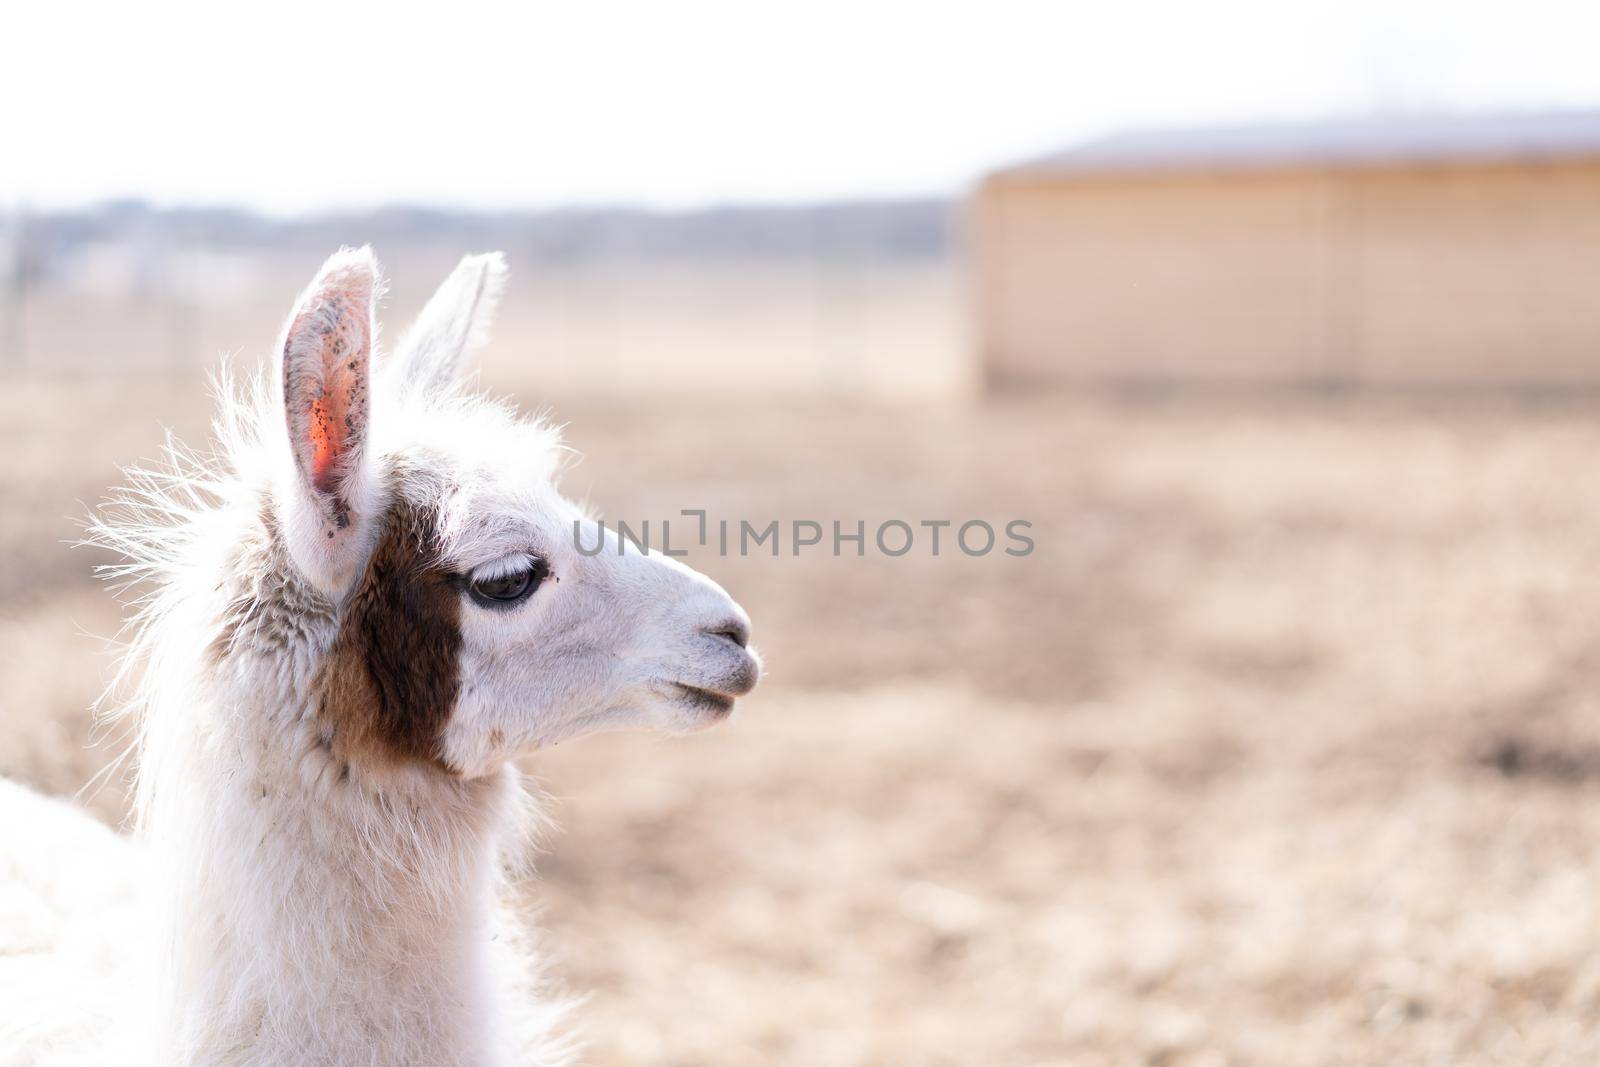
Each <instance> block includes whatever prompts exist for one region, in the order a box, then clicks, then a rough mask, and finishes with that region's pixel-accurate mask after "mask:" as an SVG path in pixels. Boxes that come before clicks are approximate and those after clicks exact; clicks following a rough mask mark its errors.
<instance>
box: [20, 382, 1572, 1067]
mask: <svg viewBox="0 0 1600 1067" xmlns="http://www.w3.org/2000/svg"><path fill="white" fill-rule="evenodd" d="M502 381H503V383H504V384H508V385H512V386H515V385H516V383H515V382H514V381H510V380H508V379H504V378H503V379H502ZM518 391H519V392H520V393H521V394H522V395H524V396H526V397H528V398H529V399H530V400H538V401H544V400H548V399H552V398H549V397H545V396H540V395H538V394H537V393H536V392H535V390H534V389H533V388H531V387H528V388H523V389H520V390H518ZM554 399H556V400H557V401H559V398H554ZM559 407H560V413H561V415H562V416H563V418H565V419H566V420H567V421H569V422H570V424H571V431H570V436H571V438H572V440H573V442H574V443H575V444H577V445H578V446H579V447H580V448H581V449H582V450H583V451H584V452H585V453H586V454H587V457H588V458H587V460H586V461H585V462H584V463H583V464H582V465H581V466H579V467H578V468H577V469H576V470H574V471H573V472H572V474H571V475H570V476H569V479H568V487H569V489H571V490H573V491H574V492H576V493H578V494H580V495H582V494H584V493H585V492H587V491H589V490H590V489H591V488H592V490H593V493H594V496H595V498H596V500H597V501H598V502H600V503H601V504H603V505H604V506H605V510H606V512H607V513H608V514H610V515H612V516H622V517H627V518H644V517H658V516H661V515H663V514H666V515H671V514H674V513H675V512H676V510H677V509H678V508H681V507H706V508H709V509H710V510H711V511H712V513H713V515H725V516H729V517H735V518H737V517H750V518H761V519H764V518H766V517H769V516H770V517H777V518H785V519H789V518H817V519H832V518H841V519H846V520H853V519H855V518H857V517H860V518H864V519H867V520H868V521H869V522H875V521H877V520H881V519H884V518H892V517H904V518H961V517H984V518H989V519H991V520H993V519H1001V520H1003V519H1006V518H1011V517H1023V518H1028V519H1031V520H1032V521H1033V523H1034V525H1035V534H1036V536H1037V539H1038V550H1037V552H1036V553H1035V554H1034V555H1033V556H1031V557H1029V558H1026V559H1011V558H1007V557H1004V556H991V557H988V558H984V559H967V558H965V557H962V556H960V555H959V554H949V553H946V554H943V555H941V556H940V557H939V558H937V559H934V558H931V557H929V556H927V555H925V554H922V553H920V552H919V553H913V554H912V555H910V556H907V557H905V558H902V559H894V560H883V559H868V560H855V559H851V558H846V559H834V558H830V557H826V556H811V557H801V558H799V559H794V558H788V557H785V558H780V559H771V558H767V557H760V558H757V557H752V558H746V559H738V558H734V559H715V558H705V557H701V558H699V559H698V560H697V561H696V562H697V563H698V564H699V565H701V566H702V567H703V568H704V569H706V570H708V571H709V572H711V573H712V574H713V575H714V576H716V577H717V578H718V579H719V580H721V581H722V582H723V583H724V584H725V585H727V586H728V587H729V588H730V589H731V590H733V591H734V593H735V594H736V595H737V596H739V597H740V599H741V600H742V601H743V602H744V603H745V605H746V606H747V607H748V608H749V609H750V611H751V614H752V615H753V616H754V618H755V620H756V634H757V641H758V643H759V644H760V645H761V646H762V647H763V648H764V650H765V652H766V655H767V657H768V660H769V662H770V665H771V674H770V677H769V679H768V681H767V683H766V685H765V686H764V688H763V689H762V690H761V691H759V693H758V694H757V695H756V697H755V698H753V699H752V700H751V701H750V702H749V703H748V706H747V707H745V708H744V709H743V710H742V712H741V714H740V716H739V717H738V718H737V719H736V720H735V721H734V722H733V723H732V724H730V725H729V726H728V727H726V728H724V729H722V730H719V731H716V732H713V733H710V734H706V735H701V736H697V737H693V738H687V739H678V740H663V739H655V738H647V737H634V736H621V735H619V736H615V737H602V738H593V739H588V740H585V741H582V742H578V743H575V744H572V745H570V746H562V747H561V748H560V749H558V750H555V751H552V752H550V753H548V754H545V755H541V756H540V757H538V758H537V759H534V760H532V761H530V764H529V767H530V769H531V770H532V771H533V772H534V773H535V774H536V775H538V776H539V777H540V778H541V779H542V780H543V782H544V783H545V785H546V786H547V787H548V788H549V789H550V790H551V791H552V792H553V793H554V794H555V795H556V796H557V797H558V798H559V800H558V802H557V805H556V809H555V815H556V817H557V820H558V821H559V822H560V823H561V824H562V825H563V828H564V829H563V832H562V833H561V835H560V836H558V837H557V838H555V839H553V840H552V842H551V843H550V848H551V851H550V852H549V854H548V856H547V857H546V858H545V860H544V862H543V864H542V881H541V884H540V885H538V886H537V887H536V893H537V895H538V896H539V897H540V898H541V899H542V900H543V901H544V904H545V923H546V925H547V926H548V928H549V930H550V942H551V947H552V949H553V951H554V952H555V953H556V956H557V967H558V970H559V971H560V972H561V973H562V974H564V975H565V976H566V977H567V978H568V979H569V981H570V983H571V984H572V985H573V986H574V987H575V988H577V989H580V990H588V991H591V992H592V994H593V996H592V1000H591V1002H590V1004H589V1007H588V1008H587V1010H586V1012H585V1016H586V1020H587V1024H588V1029H589V1033H590V1037H591V1039H592V1046H591V1055H590V1062H592V1063H595V1064H624V1063H629V1064H638V1063H656V1064H683V1065H689V1064H694V1065H707V1064H730V1065H737V1064H752V1063H762V1064H805V1065H814V1064H830V1065H835V1064H836V1065H856V1064H861V1065H865V1064H882V1065H889V1064H1006V1065H1021V1067H1025V1065H1036V1064H1053V1063H1071V1064H1096V1063H1149V1064H1224V1063H1238V1064H1260V1065H1273V1067H1277V1065H1288V1064H1349V1063H1370V1064H1424V1063H1428V1064H1433V1063H1440V1064H1443V1063H1449V1064H1479V1063H1505V1064H1531V1063H1552V1064H1555V1063H1561V1064H1579V1063H1585V1064H1586V1063H1592V1062H1594V1060H1595V1058H1596V1056H1597V1055H1600V1024H1597V1022H1596V1020H1597V1019H1600V952H1597V951H1596V950H1597V949H1600V814H1597V812H1600V804H1597V802H1600V714H1597V711H1600V708H1597V706H1596V705H1597V698H1596V695H1595V691H1596V690H1595V686H1594V685H1593V678H1594V675H1595V670H1594V667H1595V665H1596V662H1597V655H1600V654H1597V653H1596V651H1595V650H1596V649H1597V648H1600V491H1596V490H1595V488H1594V487H1593V486H1591V485H1589V484H1588V481H1587V478H1586V473H1587V472H1588V470H1589V469H1590V468H1591V467H1592V466H1593V461H1594V459H1595V458H1596V456H1597V455H1600V412H1597V411H1595V410H1593V409H1590V408H1579V407H1572V406H1568V407H1529V406H1519V405H1513V404H1510V403H1495V404H1490V403H1467V402H1456V403H1450V404H1445V403H1442V402H1436V403H1432V404H1428V403H1423V402H1408V403H1389V404H1380V403H1375V402H1357V401H1345V402H1334V401H1327V402H1312V401H1304V400H1302V401H1285V400H1284V399H1282V398H1271V399H1261V400H1256V401H1251V400H1246V399H1234V400H1217V399H1213V400H1209V401H1201V400H1195V399H1190V400H1186V401H1183V402H1168V403H1162V402H1156V401H1145V402H1128V401H1121V402H1119V401H1111V400H1103V401H1085V400H1079V401H1070V402H1069V401H1061V402H1023V401H1011V402H996V403H993V404H988V405H982V406H976V405H975V406H966V407H962V406H945V407H878V406H859V407H852V406H839V405H834V406H823V405H820V404H818V405H806V404H799V403H796V404H788V405H785V404H780V403H776V402H773V401H771V400H764V401H760V402H754V403H750V404H735V403H731V402H728V403H721V404H699V405H696V404H693V403H671V404H666V403H652V404H638V405H632V406H623V405H614V406H606V405H600V404H596V403H594V402H592V401H590V402H584V403H577V404H568V405H559ZM158 418H164V419H167V420H168V421H177V422H178V423H180V424H181V425H184V426H186V427H189V428H191V429H192V428H195V427H197V426H198V425H200V423H201V414H200V406H199V401H198V390H196V389H193V388H191V387H189V386H188V385H185V386H183V387H182V388H176V389H169V388H164V387H161V386H158V385H143V386H138V387H131V386H129V385H128V384H127V383H117V384H116V385H115V386H95V385H90V384H85V383H73V384H61V383H55V384H52V383H50V382H44V381H34V382H26V381H11V382H8V383H7V384H6V386H5V387H4V390H3V395H0V445H3V447H4V453H3V454H4V455H5V456H6V457H7V460H6V466H5V470H4V475H3V477H0V546H3V549H4V558H5V560H6V563H7V566H6V568H5V569H4V571H3V572H0V628H3V630H4V639H3V640H0V723H3V726H0V729H3V731H4V741H3V743H0V771H3V772H5V773H9V774H14V775H18V776H21V777H23V778H26V779H28V780H30V781H33V782H35V783H38V784H39V785H41V786H43V787H44V788H47V789H50V790H54V791H59V792H66V791H71V790H73V789H75V788H77V787H78V786H79V785H80V784H81V783H82V782H83V780H84V779H85V778H86V777H87V776H88V775H89V774H90V773H92V771H93V770H94V769H95V767H96V766H98V765H99V763H100V762H101V761H102V760H103V759H104V758H105V752H104V751H103V750H97V749H86V748H85V747H84V740H85V738H86V737H87V736H88V727H87V718H86V713H85V711H84V708H85V706H86V704H87V703H88V700H89V699H90V697H91V696H92V694H93V692H94V690H95V688H96V686H97V685H98V683H99V681H100V679H101V678H102V677H103V676H104V663H105V661H104V659H103V657H102V654H101V652H100V650H99V649H98V646H97V645H96V643H95V641H94V640H93V639H91V638H89V637H87V636H84V635H83V631H87V632H88V633H93V634H102V635H104V634H107V633H109V632H111V630H112V629H113V628H114V618H115V617H114V614H113V612H112V610H111V608H110V606H109V603H108V600H107V598H106V597H105V596H104V594H103V593H102V592H100V591H98V590H96V589H94V588H93V586H92V583H91V581H90V579H89V578H88V576H87V570H88V566H89V564H90V563H91V562H92V559H91V557H90V556H89V554H87V553H85V552H82V551H78V552H69V551H68V550H66V549H65V548H63V547H62V546H60V545H59V544H57V543H56V542H57V540H58V539H60V538H64V537H70V536H71V528H70V525H69V524H68V523H67V521H66V519H65V516H67V515H68V514H69V513H70V511H71V510H72V502H73V500H74V499H78V498H81V499H90V500H92V499H94V498H95V497H96V496H97V495H98V493H99V491H100V489H101V488H102V487H103V486H104V485H106V484H108V483H109V482H110V481H111V480H112V478H113V477H114V475H113V470H112V467H113V464H114V462H115V461H118V460H127V459H131V458H135V457H137V456H140V455H148V454H149V453H150V452H151V451H152V450H153V448H154V445H155V443H156V440H157V428H156V421H157V419H158ZM94 803H95V805H96V807H97V810H99V811H100V812H101V813H102V814H105V815H107V816H114V815H115V814H116V813H117V811H118V810H119V806H120V804H121V799H120V797H119V796H118V794H117V790H116V789H111V790H107V791H104V792H102V793H101V794H99V795H98V796H97V797H96V798H95V800H94Z"/></svg>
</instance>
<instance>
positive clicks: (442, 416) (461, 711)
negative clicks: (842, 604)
mask: <svg viewBox="0 0 1600 1067" xmlns="http://www.w3.org/2000/svg"><path fill="white" fill-rule="evenodd" d="M504 280H505V266H504V263H503V261H502V259H501V257H500V256H498V255H486V256H469V257H467V258H466V259H464V260H463V261H462V262H461V265H460V266H459V267H458V268H457V269H456V270H455V272H454V273H453V274H452V275H451V276H450V277H449V279H447V280H446V281H445V283H444V284H443V286H441V287H440V289H439V291H438V292H437V293H436V294H435V295H434V297H433V298H432V299H431V300H430V301H429V302H428V304H427V306H426V307H425V309H424V310H423V312H422V314H421V315H420V316H419V318H418V321H417V323H416V325H415V326H414V327H413V328H412V329H411V331H410V332H409V333H408V334H406V336H405V337H404V338H403V339H402V340H401V342H400V344H399V345H398V346H397V347H396V350H395V352H394V353H393V354H392V355H389V356H388V357H385V356H384V355H383V354H382V353H381V352H380V351H379V350H378V349H377V337H378V329H377V322H376V319H375V314H374V310H375V306H376V303H377V300H378V298H379V296H380V295H381V293H382V289H383V285H382V281H381V276H380V274H379V272H378V267H377V264H376V262H375V261H374V259H373V257H372V254H371V252H370V251H369V250H367V249H359V250H344V251H341V252H339V253H338V254H336V255H334V256H333V257H332V258H330V259H329V260H328V262H327V263H326V264H325V265H324V266H323V268H322V270H321V271H320V272H319V273H318V274H317V276H316V278H315V279H314V280H313V281H312V282H311V284H310V286H308V288H307V289H306V290H305V292H304V293H303V294H302V295H301V297H300V299H299V300H298V302H297V303H296V304H295V306H294V308H293V310H292V311H291V312H290V314H289V317H288V320H287V323H286V326H285V328H284V332H283V335H282V336H281V338H280V339H279V343H278V347H277V352H278V359H277V362H276V364H275V366H274V368H273V373H271V374H270V375H269V376H267V377H265V378H263V379H259V380H257V381H255V382H253V383H252V384H250V385H248V386H246V387H244V388H242V389H241V388H236V387H234V386H233V385H231V384H230V383H228V382H227V381H226V380H224V381H223V383H222V384H221V387H220V388H219V390H218V392H219V402H220V413H219V418H218V422H217V429H218V438H219V440H218V442H217V448H216V450H215V452H214V454H212V455H208V456H197V455H195V454H193V453H190V452H188V451H185V450H183V449H181V448H180V447H178V446H176V445H174V446H172V447H171V448H170V449H169V459H170V463H169V464H168V465H167V467H166V468H164V469H162V470H159V471H132V472H130V475H129V476H130V485H129V488H128V489H127V490H125V491H124V492H123V493H122V494H121V495H120V496H119V497H117V498H116V499H115V500H114V502H113V503H112V504H111V505H110V506H109V507H108V508H107V510H106V513H105V516H104V518H103V520H102V521H101V522H100V523H99V524H98V525H97V527H96V529H95V531H94V534H93V539H94V540H95V541H97V542H98V543H100V544H103V545H107V546H110V547H112V548H114V549H116V550H118V551H119V552H120V553H121V554H122V555H123V556H124V558H125V559H126V560H127V562H126V563H124V564H121V565H119V566H116V567H113V568H111V574H112V576H113V577H114V578H117V579H119V580H120V581H122V582H124V583H126V584H127V585H128V586H129V587H132V588H134V589H136V590H137V591H138V594H139V595H138V598H137V599H136V600H135V601H134V603H135V604H136V608H135V610H134V614H133V618H132V619H131V622H130V626H131V630H130V632H131V635H132V636H131V641H130V645H129V652H128V655H127V657H126V659H125V661H124V665H123V668H122V673H121V675H120V676H119V677H120V679H121V680H122V681H123V682H125V683H126V689H127V696H128V697H129V699H128V700H127V701H126V710H125V712H124V713H125V714H127V715H128V716H130V717H131V719H132V722H133V724H134V730H135V738H136V741H135V750H136V753H137V758H138V765H137V791H136V800H135V823H136V825H135V829H134V832H133V834H132V836H131V838H125V837H121V836H118V835H115V834H113V833H111V832H110V831H107V830H105V829H104V828H103V827H100V826H99V825H98V824H97V823H95V822H93V820H92V819H90V818H89V817H88V816H87V815H86V814H84V813H82V812H81V811H77V810H74V809H71V808H70V807H68V806H66V805H63V804H61V803H59V802H56V801H50V800H46V799H44V798H41V797H38V796H36V795H33V794H31V793H28V792H27V791H26V790H23V789H21V788H20V787H17V786H14V785H10V784H7V783H0V821H4V822H5V823H6V824H8V825H12V826H26V827H27V828H28V832H27V833H25V834H18V835H16V836H15V837H13V838H8V842H7V846H6V850H7V853H8V854H7V855H5V856H4V858H3V859H0V872H3V880H0V900H5V901H13V900H15V901H18V902H19V904H18V910H17V914H16V916H11V917H10V918H9V919H8V921H7V923H5V924H0V938H4V939H5V940H0V1000H3V1001H4V1002H5V1003H7V1004H8V1005H10V1006H16V1007H20V1009H21V1010H20V1012H17V1013H10V1014H12V1017H11V1018H10V1019H0V1060H4V1061H6V1062H21V1063H54V1062H60V1063H69V1062H86V1063H104V1062H118V1063H127V1062H140V1061H141V1060H142V1061H143V1062H148V1063H153V1064H154V1063H159V1064H207V1065H213V1064H228V1065H234V1064H239V1065H243V1064H262V1065H266V1064H273V1065H278V1064H286V1063H301V1064H375V1065H376V1064H402V1063H406V1064H409V1063H428V1064H441V1065H443V1064H496V1063H518V1064H524V1063H530V1062H532V1063H539V1064H554V1063H561V1062H564V1061H565V1060H566V1059H567V1058H568V1055H569V1049H568V1045H567V1043H566V1042H565V1041H564V1039H563V1038H562V1036H561V1035H562V1024H561V1017H562V1008H563V1006H562V1004H561V1003H560V1000H559V998H556V997H553V996H551V995H550V994H549V992H548V990H547V989H546V986H545V984H544V981H543V979H542V978H541V976H540V973H539V970H538V967H537V957H536V954H535V953H534V952H532V951H531V949H530V948H529V947H528V943H527V939H526V936H525V934H524V933H523V932H522V931H520V930H519V929H518V928H517V924H516V922H515V921H514V919H513V917H512V916H511V914H510V912H509V909H507V908H505V907H503V906H502V904H501V898H502V896H503V894H502V892H501V891H502V889H503V888H504V884H503V882H504V876H503V871H504V870H505V869H506V866H507V860H508V857H509V856H511V855H512V854H514V852H515V851H516V844H517V842H518V841H519V840H521V839H523V838H524V837H525V836H526V832H527V830H528V828H529V826H530V822H531V820H533V819H535V818H536V817H537V812H536V810H535V807H534V805H533V804H532V803H531V801H530V800H529V798H528V796H527V794H526V793H525V792H524V791H523V789H522V787H521V784H520V779H519V776H518V774H517V771H516V769H515V765H514V762H513V761H514V760H515V758H516V757H518V756H520V755H524V754H527V753H529V752H532V751H535V750H537V749H539V748H540V747H542V746H544V745H548V744H553V743H555V742H557V741H561V740H565V739H569V738H573V737H577V736H581V735H583V734H586V733H591V732H594V731H597V730H605V729H614V728H622V727H628V726H646V727H653V728H658V729H666V730H691V729H698V728H701V727H704V726H708V725H711V724H713V723H715V722H717V721H720V720H721V719H723V718H725V717H726V716H727V714H728V713H729V712H730V711H731V710H732V708H733V705H734V701H735V700H736V699H737V698H738V697H741V696H743V695H745V694H746V693H748V692H749V691H750V690H751V689H752V688H753V687H754V686H755V684H756V681H757V679H758V677H759V674H760V661H759V659H758V658H757V657H756V655H755V653H754V652H753V651H752V650H751V649H750V648H749V647H748V646H749V641H748V635H749V620H748V618H747V617H746V616H745V614H744V612H743V611H742V610H741V609H740V608H739V606H738V605H737V604H736V603H735V602H734V601H733V600H732V599H731V598H730V597H729V596H728V594H727V593H725V592H724V591H723V590H722V589H721V588H720V587H719V586H718V585H716V583H714V582H712V581H711V580H710V579H708V578H706V577H704V576H703V575H700V574H698V573H696V572H695V571H693V570H691V569H690V568H688V567H686V566H684V565H683V564H682V563H680V562H679V561H678V560H676V559H670V558H667V557H665V556H662V555H659V554H657V553H647V552H642V551H639V550H638V549H637V548H636V547H630V546H627V545H614V546H611V548H612V550H610V551H607V552H603V553H599V554H594V555H584V554H582V553H580V552H578V551H577V546H576V545H575V544H574V543H573V541H572V539H571V538H570V536H569V532H570V531H571V530H572V529H573V527H574V522H575V520H577V519H580V518H582V513H581V512H580V510H579V509H578V508H577V507H576V506H574V505H573V504H571V503H570V502H568V501H567V500H565V499H564V498H563V497H562V496H561V495H560V493H559V492H558V491H557V489H556V487H555V478H556V476H557V474H558V472H559V468H560V462H561V458H562V456H563V452H562V449H561V446H560V444H559V441H558V439H557V437H556V434H555V433H554V431H553V430H551V429H550V428H549V427H548V426H547V425H545V424H543V423H541V422H538V421H529V420H524V419H520V418H518V417H517V416H516V415H515V414H514V413H513V412H512V411H511V410H510V408H509V407H507V406H506V405H505V404H503V403H498V402H495V401H491V400H489V399H487V398H485V397H483V396H482V395H480V394H475V393H472V392H469V391H468V390H466V389H465V388H464V386H463V385H462V367H463V364H464V363H465V362H466V360H467V357H468V356H469V355H470V354H471V352H472V351H473V350H474V349H475V348H476V347H478V346H479V345H481V344H482V343H483V342H484V341H485V340H486V339H487V335H488V325H489V317H490V315H491V314H492V311H493V308H494V305H495V303H496V301H497V299H498V296H499V293H500V291H501V289H502V288H503V286H504ZM30 909H32V910H31V911H30ZM10 912H11V909H10V908H9V907H8V908H7V911H6V914H7V915H8V916H10ZM35 913H36V914H37V918H38V921H37V922H36V923H35V924H34V925H33V926H32V927H31V928H28V929H24V926H23V924H24V923H26V922H27V921H28V920H27V916H29V915H34V914H35ZM102 986H104V987H105V988H104V989H101V992H102V993H104V994H105V995H104V996H97V995H94V994H95V991H96V989H100V987H102ZM129 990H136V991H138V994H139V995H138V996H133V997H130V996H129V994H128V991H129Z"/></svg>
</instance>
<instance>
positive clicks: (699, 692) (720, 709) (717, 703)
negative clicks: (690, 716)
mask: <svg viewBox="0 0 1600 1067" xmlns="http://www.w3.org/2000/svg"><path fill="white" fill-rule="evenodd" d="M672 684H673V687H674V688H676V689H677V690H678V691H679V692H680V693H682V694H683V695H684V696H685V697H687V698H688V703H690V704H693V705H694V706H695V707H697V708H701V709H703V710H705V711H711V712H715V713H716V714H717V715H719V716H721V715H726V714H728V712H730V711H732V710H733V697H731V696H728V695H726V694H724V693H717V692H713V691H712V690H710V689H701V688H699V687H698V686H693V685H685V684H684V683H682V682H673V683H672Z"/></svg>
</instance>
